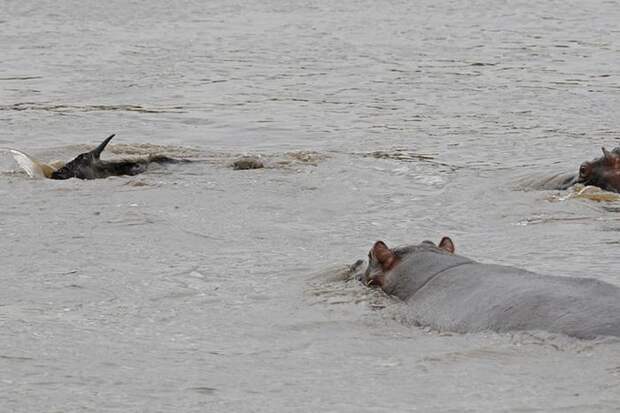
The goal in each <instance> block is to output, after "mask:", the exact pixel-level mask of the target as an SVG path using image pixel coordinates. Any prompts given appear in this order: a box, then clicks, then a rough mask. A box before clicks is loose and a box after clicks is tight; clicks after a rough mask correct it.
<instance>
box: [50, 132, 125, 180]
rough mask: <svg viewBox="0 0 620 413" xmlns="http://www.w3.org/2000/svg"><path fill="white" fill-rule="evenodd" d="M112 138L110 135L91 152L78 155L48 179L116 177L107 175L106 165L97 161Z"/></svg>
mask: <svg viewBox="0 0 620 413" xmlns="http://www.w3.org/2000/svg"><path fill="white" fill-rule="evenodd" d="M114 136H115V134H112V135H110V136H108V137H107V138H105V140H104V141H103V142H101V143H100V144H99V146H97V147H96V148H95V149H93V150H92V151H90V152H84V153H81V154H79V155H78V156H76V157H75V159H73V160H72V161H70V162H67V163H66V164H65V166H63V167H62V168H60V169H58V170H56V171H54V172H53V173H52V175H51V176H50V178H52V179H69V178H80V179H95V178H104V177H106V176H110V175H116V174H114V173H108V171H107V170H106V169H107V168H106V164H105V163H103V162H102V161H101V160H100V159H99V157H100V156H101V152H103V150H104V149H105V147H106V146H107V144H108V143H109V142H110V141H111V140H112V138H113V137H114Z"/></svg>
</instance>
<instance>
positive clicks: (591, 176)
mask: <svg viewBox="0 0 620 413" xmlns="http://www.w3.org/2000/svg"><path fill="white" fill-rule="evenodd" d="M602 149H603V156H602V157H600V158H598V159H594V160H592V161H588V162H584V163H582V164H581V166H580V167H579V178H578V179H577V182H579V183H581V184H584V185H595V186H598V187H599V188H601V189H604V190H606V191H612V192H620V147H618V148H615V149H614V150H612V151H608V150H607V149H605V148H602Z"/></svg>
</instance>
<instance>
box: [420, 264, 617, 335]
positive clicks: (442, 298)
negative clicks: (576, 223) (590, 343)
mask: <svg viewBox="0 0 620 413" xmlns="http://www.w3.org/2000/svg"><path fill="white" fill-rule="evenodd" d="M408 302H409V303H410V304H411V305H410V309H411V312H412V315H413V317H414V319H415V320H416V321H417V322H419V323H420V324H423V325H431V326H433V327H435V328H438V329H441V330H450V331H457V332H473V331H482V330H494V331H498V332H503V331H511V330H545V331H549V332H555V333H562V334H566V335H570V336H574V337H579V338H593V337H596V336H599V335H612V336H620V288H618V287H616V286H613V285H611V284H608V283H605V282H601V281H598V280H594V279H586V278H571V277H557V276H547V275H541V274H536V273H533V272H529V271H525V270H521V269H518V268H514V267H507V266H500V265H491V264H481V263H477V262H474V261H469V262H465V263H463V264H461V265H455V266H453V267H450V268H448V269H446V270H444V271H442V272H441V273H440V274H438V275H437V276H435V277H432V278H431V279H430V280H428V281H427V283H426V284H425V285H424V286H423V287H422V288H419V289H418V290H416V291H415V293H414V294H412V295H411V296H409V297H408Z"/></svg>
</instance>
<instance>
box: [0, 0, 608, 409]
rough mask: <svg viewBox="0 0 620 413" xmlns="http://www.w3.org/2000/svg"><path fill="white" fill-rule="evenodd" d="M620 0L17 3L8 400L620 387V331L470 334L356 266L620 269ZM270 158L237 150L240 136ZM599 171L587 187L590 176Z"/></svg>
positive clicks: (347, 399)
mask: <svg viewBox="0 0 620 413" xmlns="http://www.w3.org/2000/svg"><path fill="white" fill-rule="evenodd" d="M618 21H620V7H618V3H617V2H605V1H601V2H585V3H584V2H549V3H540V2H521V3H499V2H466V3H463V2H439V3H437V2H399V1H394V2H387V1H380V2H364V1H345V2H339V3H337V4H336V3H334V4H330V3H328V2H246V3H230V2H219V1H216V2H210V3H208V4H203V3H202V2H173V3H170V2H162V1H154V2H148V3H146V2H129V3H128V2H90V1H87V2H77V1H76V2H71V1H59V2H27V1H22V2H13V1H5V2H3V3H2V4H0V33H2V35H1V36H0V47H1V50H2V58H1V62H2V63H1V64H0V96H1V101H0V125H1V127H2V134H1V135H0V146H1V147H11V148H17V149H21V150H23V151H26V152H28V153H30V154H32V155H34V156H36V157H37V158H39V159H42V160H52V159H70V158H71V157H72V156H74V155H75V154H77V153H79V152H81V151H83V150H84V149H87V148H88V147H89V146H88V145H94V144H96V143H98V142H99V141H100V140H101V139H103V138H104V137H105V136H107V135H108V134H110V133H117V137H116V138H115V140H114V145H112V146H111V147H110V150H109V153H108V156H125V155H131V156H134V155H139V154H145V153H153V152H157V153H161V152H163V153H166V154H169V155H172V156H179V157H190V158H192V159H198V160H200V162H195V163H192V164H188V165H173V166H169V167H155V168H152V169H151V170H150V171H149V172H148V173H146V174H143V175H139V176H136V177H122V178H110V179H105V180H98V181H88V182H86V181H78V180H69V181H63V182H60V181H49V180H34V179H29V178H28V177H27V176H26V175H25V174H23V173H20V172H15V171H14V170H15V169H16V166H15V164H14V162H13V160H12V158H11V157H10V156H9V155H7V154H5V153H0V168H1V171H2V174H1V175H0V209H1V211H2V218H1V220H0V240H2V241H1V243H0V256H1V258H2V263H3V271H2V272H1V276H0V326H1V327H2V336H1V338H0V410H1V411H19V412H33V411H38V412H59V411H63V412H64V411H67V412H69V411H97V412H99V411H106V412H107V411H118V412H128V411H171V410H176V411H183V412H185V411H202V410H209V411H339V412H340V411H351V412H354V411H355V412H358V411H375V412H379V411H404V410H419V411H558V412H566V411H575V412H582V411H613V410H617V409H618V406H620V392H618V388H619V387H620V343H618V342H617V341H615V340H609V339H601V340H596V341H593V342H586V341H578V340H572V339H568V338H565V337H556V336H551V335H548V334H544V333H539V332H532V333H518V334H513V335H497V334H491V333H489V334H470V335H457V334H450V333H447V332H436V331H428V330H426V329H423V328H418V327H414V326H411V325H409V324H408V323H406V322H403V320H402V317H401V314H402V311H400V310H401V307H400V306H401V305H402V304H399V303H398V302H396V301H394V300H392V299H390V298H388V297H384V296H382V295H381V294H378V293H377V292H376V291H370V290H368V289H365V288H364V287H362V286H361V285H359V284H357V283H356V282H354V281H350V280H349V281H347V280H345V279H343V277H339V274H340V275H342V274H341V273H339V272H338V271H339V269H340V268H342V267H341V266H342V265H344V264H348V263H351V262H353V261H355V260H356V259H358V258H363V257H364V256H365V255H366V253H367V251H368V249H369V248H370V247H371V245H372V243H373V242H374V241H375V240H377V239H383V240H385V241H386V242H388V243H389V244H390V245H392V244H405V243H413V242H419V241H420V240H422V239H429V238H430V239H436V240H438V239H439V238H440V237H441V236H442V235H450V236H451V237H452V238H453V239H454V240H455V242H456V247H457V250H458V252H459V253H461V254H463V255H466V256H469V257H472V258H476V259H479V260H481V261H484V262H495V263H503V264H511V265H516V266H520V267H523V268H527V269H529V270H534V271H539V272H544V273H551V274H557V275H565V276H584V277H594V278H598V279H601V280H605V281H608V282H611V283H614V284H616V285H620V275H619V274H620V264H619V262H620V252H619V249H618V247H619V245H620V202H619V201H618V200H616V199H613V198H612V199H598V200H596V199H594V198H596V197H594V198H593V197H591V196H587V195H588V194H587V193H580V192H579V191H580V190H581V189H580V188H577V189H575V188H573V189H570V190H567V191H553V190H522V188H521V187H520V185H519V183H522V182H523V181H524V180H534V181H535V180H536V179H537V178H538V177H548V176H552V175H554V174H558V173H564V172H567V171H568V172H570V171H576V169H577V167H578V165H579V163H580V162H581V161H583V160H586V159H591V158H593V157H597V156H599V153H600V149H599V148H600V146H601V145H606V146H608V147H613V146H617V145H619V144H620V123H619V120H618V119H619V118H618V116H617V112H618V111H617V109H618V107H619V106H620V83H619V82H618V78H619V76H620V71H619V69H618V68H619V67H620V30H618V24H617V22H618ZM242 155H252V156H260V157H261V158H260V159H261V160H263V161H264V162H265V165H266V167H265V168H263V169H259V170H248V171H234V170H232V168H230V167H229V165H230V163H231V162H232V161H233V160H234V159H236V158H237V157H238V156H242ZM584 195H586V196H584Z"/></svg>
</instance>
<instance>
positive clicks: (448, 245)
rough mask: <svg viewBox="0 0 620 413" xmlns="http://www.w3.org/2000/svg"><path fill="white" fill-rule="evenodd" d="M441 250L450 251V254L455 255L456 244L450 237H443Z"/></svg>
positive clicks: (440, 242)
mask: <svg viewBox="0 0 620 413" xmlns="http://www.w3.org/2000/svg"><path fill="white" fill-rule="evenodd" d="M439 248H441V249H442V250H444V251H448V252H449V253H450V254H454V242H452V240H451V239H450V237H443V238H442V239H441V241H439Z"/></svg>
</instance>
